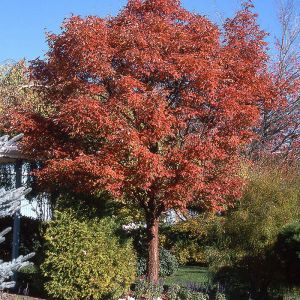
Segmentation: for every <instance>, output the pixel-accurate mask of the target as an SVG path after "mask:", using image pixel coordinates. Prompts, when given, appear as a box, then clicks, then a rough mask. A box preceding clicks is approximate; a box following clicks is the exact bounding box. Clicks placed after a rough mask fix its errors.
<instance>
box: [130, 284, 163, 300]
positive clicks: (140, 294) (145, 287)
mask: <svg viewBox="0 0 300 300" xmlns="http://www.w3.org/2000/svg"><path fill="white" fill-rule="evenodd" d="M163 291H164V289H163V285H162V284H161V283H160V282H159V283H158V284H153V283H151V282H148V281H147V280H144V279H140V280H138V281H137V282H136V284H135V289H134V297H135V299H136V300H141V299H143V300H152V299H155V298H158V297H160V296H161V295H162V293H163Z"/></svg>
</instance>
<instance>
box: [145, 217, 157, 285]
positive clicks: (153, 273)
mask: <svg viewBox="0 0 300 300" xmlns="http://www.w3.org/2000/svg"><path fill="white" fill-rule="evenodd" d="M158 223H159V222H158V218H154V217H153V218H151V219H150V220H149V221H148V222H147V237H148V265H147V279H148V281H149V282H151V283H153V284H157V283H158V278H159V242H158Z"/></svg>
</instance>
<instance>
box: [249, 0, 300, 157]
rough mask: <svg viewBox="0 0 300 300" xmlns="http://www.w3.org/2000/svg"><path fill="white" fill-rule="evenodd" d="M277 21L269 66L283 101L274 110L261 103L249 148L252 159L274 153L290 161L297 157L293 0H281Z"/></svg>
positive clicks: (298, 94)
mask: <svg viewBox="0 0 300 300" xmlns="http://www.w3.org/2000/svg"><path fill="white" fill-rule="evenodd" d="M299 13H300V11H299ZM278 18H279V23H280V26H281V36H279V37H277V38H276V45H275V46H276V50H277V53H276V55H274V56H273V57H272V60H273V62H272V65H271V66H270V67H271V68H272V69H273V73H274V77H275V80H276V82H277V85H278V87H279V89H280V90H281V95H282V96H283V97H284V98H285V100H286V101H283V102H282V103H281V104H280V105H278V106H277V108H276V109H270V107H266V106H265V105H264V104H262V106H261V118H260V123H259V126H258V127H257V128H256V129H255V132H256V133H257V138H256V140H255V141H254V142H253V143H252V145H251V147H250V154H251V156H252V157H253V158H255V157H256V158H257V157H259V156H261V155H266V154H267V155H270V154H271V155H274V154H275V155H279V156H280V157H283V158H288V159H290V158H295V157H297V158H299V155H300V147H299V146H300V14H298V15H297V11H296V6H295V3H294V1H293V0H282V1H281V6H280V7H279V13H278Z"/></svg>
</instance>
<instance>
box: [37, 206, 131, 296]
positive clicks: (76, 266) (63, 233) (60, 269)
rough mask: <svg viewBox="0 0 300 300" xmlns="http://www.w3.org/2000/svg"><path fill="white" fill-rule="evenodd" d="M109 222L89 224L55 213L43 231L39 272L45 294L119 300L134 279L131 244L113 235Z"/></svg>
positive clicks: (76, 218)
mask: <svg viewBox="0 0 300 300" xmlns="http://www.w3.org/2000/svg"><path fill="white" fill-rule="evenodd" d="M116 229H117V226H116V222H115V221H114V220H113V219H111V218H103V219H100V220H99V219H92V220H88V219H86V218H84V217H82V218H80V217H78V216H76V214H75V213H74V212H73V211H71V210H68V211H66V212H63V213H62V212H56V216H55V219H54V220H53V221H52V222H50V225H49V227H48V229H47V231H46V235H45V237H46V240H47V242H48V250H47V252H46V260H45V262H44V264H43V265H42V270H43V272H44V274H45V276H47V278H48V279H49V282H48V283H47V284H46V290H47V291H48V293H49V294H50V295H51V296H53V297H55V298H60V299H65V300H69V299H74V300H77V299H78V300H79V299H86V300H99V299H118V297H119V296H121V295H122V294H123V293H125V292H126V291H128V289H129V286H130V284H131V283H132V282H133V281H134V279H135V270H136V258H135V254H134V251H133V247H132V243H131V241H128V240H124V239H123V240H121V239H120V237H118V236H117V234H116Z"/></svg>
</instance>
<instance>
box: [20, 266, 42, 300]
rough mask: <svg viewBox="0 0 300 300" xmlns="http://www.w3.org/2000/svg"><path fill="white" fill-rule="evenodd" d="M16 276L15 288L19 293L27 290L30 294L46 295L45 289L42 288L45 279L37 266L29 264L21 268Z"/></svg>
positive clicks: (36, 295)
mask: <svg viewBox="0 0 300 300" xmlns="http://www.w3.org/2000/svg"><path fill="white" fill-rule="evenodd" d="M17 278H18V282H17V290H18V291H20V293H23V292H24V291H25V290H27V291H28V293H29V294H30V295H31V296H35V297H43V298H44V297H46V291H45V290H44V283H45V279H44V277H43V276H42V274H41V270H40V268H39V266H37V265H31V266H27V267H24V268H22V269H21V270H20V271H19V272H18V275H17Z"/></svg>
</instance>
